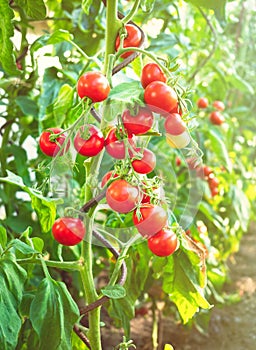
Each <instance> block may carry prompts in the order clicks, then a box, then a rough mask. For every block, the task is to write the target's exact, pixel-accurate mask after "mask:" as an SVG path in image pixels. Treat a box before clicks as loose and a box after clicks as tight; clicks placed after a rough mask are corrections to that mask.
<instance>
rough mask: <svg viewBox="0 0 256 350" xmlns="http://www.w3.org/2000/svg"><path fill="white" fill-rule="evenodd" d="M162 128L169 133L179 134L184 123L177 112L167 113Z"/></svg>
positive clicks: (182, 130)
mask: <svg viewBox="0 0 256 350" xmlns="http://www.w3.org/2000/svg"><path fill="white" fill-rule="evenodd" d="M164 128H165V130H166V132H168V133H169V134H171V135H180V134H182V133H183V132H184V131H185V130H186V129H187V127H186V124H185V123H184V121H183V120H182V119H181V117H180V115H179V114H177V113H173V114H169V115H168V117H167V118H166V120H165V123H164Z"/></svg>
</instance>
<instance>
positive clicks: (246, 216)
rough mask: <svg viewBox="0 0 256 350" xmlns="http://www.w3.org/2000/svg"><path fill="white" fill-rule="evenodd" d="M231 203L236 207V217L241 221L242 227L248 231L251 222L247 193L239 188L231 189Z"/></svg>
mask: <svg viewBox="0 0 256 350" xmlns="http://www.w3.org/2000/svg"><path fill="white" fill-rule="evenodd" d="M229 195H230V197H231V203H232V205H233V207H234V210H235V212H236V215H237V217H238V219H239V221H240V225H241V227H242V230H243V231H246V230H247V227H248V223H249V220H250V209H251V207H250V202H249V201H248V199H247V197H246V195H245V193H244V192H243V191H242V190H241V189H240V188H238V187H237V186H231V187H230V193H229Z"/></svg>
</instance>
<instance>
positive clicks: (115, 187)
mask: <svg viewBox="0 0 256 350" xmlns="http://www.w3.org/2000/svg"><path fill="white" fill-rule="evenodd" d="M106 199H107V203H108V205H109V206H110V208H111V209H113V210H115V211H116V212H118V213H128V212H129V211H131V210H133V209H134V208H135V206H136V204H137V202H138V200H139V189H138V187H135V186H132V185H131V184H129V182H127V181H126V180H123V179H118V180H115V181H113V182H112V183H111V184H110V185H109V187H108V188H107V192H106Z"/></svg>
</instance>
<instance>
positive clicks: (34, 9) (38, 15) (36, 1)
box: [15, 0, 46, 19]
mask: <svg viewBox="0 0 256 350" xmlns="http://www.w3.org/2000/svg"><path fill="white" fill-rule="evenodd" d="M15 2H16V3H17V4H18V5H19V6H20V7H21V8H22V9H23V10H24V11H25V12H26V14H27V15H28V16H29V17H31V18H34V19H44V18H45V16H46V7H45V4H44V1H43V0H15Z"/></svg>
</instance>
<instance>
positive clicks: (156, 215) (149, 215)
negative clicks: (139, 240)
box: [133, 204, 167, 237]
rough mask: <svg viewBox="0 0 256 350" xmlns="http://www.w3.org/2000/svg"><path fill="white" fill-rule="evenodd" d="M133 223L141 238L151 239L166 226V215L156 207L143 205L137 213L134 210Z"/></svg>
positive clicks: (160, 208)
mask: <svg viewBox="0 0 256 350" xmlns="http://www.w3.org/2000/svg"><path fill="white" fill-rule="evenodd" d="M133 222H134V225H135V226H136V228H137V230H138V231H139V233H140V234H141V235H142V236H144V237H151V236H153V235H154V234H156V233H157V232H159V231H160V230H161V229H162V228H163V227H164V226H166V223H167V213H166V211H165V210H164V209H163V208H162V207H160V206H158V205H154V204H143V205H142V206H141V207H140V209H139V210H138V212H137V210H134V212H133Z"/></svg>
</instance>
